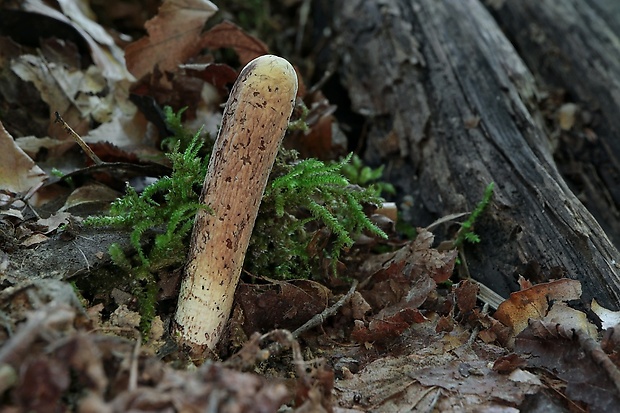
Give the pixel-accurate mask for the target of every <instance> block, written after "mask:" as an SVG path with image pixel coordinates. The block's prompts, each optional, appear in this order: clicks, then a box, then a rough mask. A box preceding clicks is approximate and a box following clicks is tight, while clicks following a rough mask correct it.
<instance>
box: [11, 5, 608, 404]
mask: <svg viewBox="0 0 620 413" xmlns="http://www.w3.org/2000/svg"><path fill="white" fill-rule="evenodd" d="M58 5H59V8H58V9H55V8H53V7H51V6H49V5H47V4H45V3H42V2H40V1H37V0H28V1H25V2H23V5H22V11H23V12H25V14H24V16H26V17H24V18H28V19H33V21H35V20H37V19H38V21H42V19H45V21H46V22H48V24H51V25H54V27H57V28H70V29H71V30H73V32H74V33H73V35H71V36H67V37H66V38H65V39H63V38H52V37H49V38H43V39H42V40H41V42H40V43H39V44H38V45H36V46H33V45H23V44H19V41H15V40H14V39H12V38H11V33H8V34H7V35H6V36H4V37H2V38H0V42H2V43H1V44H3V45H6V47H2V50H3V51H2V53H1V54H0V64H1V66H2V67H1V68H0V76H2V77H6V78H7V79H10V81H11V82H14V83H15V84H18V85H22V86H23V88H21V89H22V90H27V91H28V93H27V94H24V93H22V94H20V93H19V92H18V91H19V90H20V88H16V89H14V90H5V91H3V92H2V93H3V94H2V99H3V100H10V101H12V102H15V107H14V111H15V113H16V114H20V113H21V114H23V113H31V112H33V111H34V110H36V109H34V108H39V109H38V112H37V117H35V120H36V121H35V122H31V123H30V124H29V123H28V122H25V121H24V119H26V118H25V117H23V116H22V117H20V116H21V115H20V116H15V117H11V116H10V115H7V119H0V121H2V122H3V127H2V129H1V130H0V139H2V147H3V149H4V150H3V152H2V153H1V154H0V191H1V193H0V195H1V198H0V229H1V232H0V246H1V248H0V285H2V291H0V321H1V323H2V328H1V329H0V345H1V347H0V397H1V398H2V403H1V404H2V405H3V406H6V407H3V408H2V409H3V410H2V411H41V412H46V411H50V412H53V411H59V410H67V409H72V410H77V411H83V412H116V411H118V412H121V411H130V410H140V411H154V412H155V411H161V412H164V411H209V409H211V410H212V411H223V412H225V411H231V412H232V411H235V412H259V411H260V412H267V411H276V410H278V408H280V406H282V405H284V404H287V405H289V406H292V407H290V410H291V411H298V412H309V411H313V412H314V411H326V412H331V411H342V412H344V411H348V412H356V411H381V412H391V411H394V412H396V411H403V410H407V411H464V412H466V411H472V412H474V411H476V412H477V411H507V412H508V411H518V410H519V409H520V408H521V407H522V406H527V403H528V402H530V401H531V400H532V398H533V397H538V396H541V395H543V396H545V397H550V396H549V395H550V394H552V395H554V397H556V398H557V395H559V397H560V400H561V401H562V402H563V403H565V404H566V405H567V406H570V408H571V409H572V410H573V411H612V409H613V408H614V406H617V405H618V402H619V400H618V394H619V391H618V390H619V388H620V384H619V383H620V374H619V373H618V364H619V362H620V361H619V356H618V354H619V350H618V349H619V343H620V338H619V336H618V333H617V331H619V330H618V328H617V326H618V316H617V314H615V313H613V312H610V311H608V310H605V309H603V308H601V307H600V306H598V305H597V304H596V303H595V302H593V303H592V304H591V306H590V305H589V304H588V305H587V306H586V308H589V307H591V308H592V312H590V311H588V310H587V309H584V308H583V306H581V307H580V306H575V305H574V304H575V303H576V302H579V300H580V297H581V286H580V284H579V282H577V281H574V280H569V279H560V280H553V281H550V282H548V283H544V284H538V285H531V284H528V283H527V282H523V283H522V284H521V285H522V290H521V291H518V292H515V293H513V294H512V295H511V297H510V298H509V299H507V300H505V301H504V302H503V303H502V304H501V305H500V306H499V308H498V309H497V311H496V312H495V313H494V314H490V313H489V312H488V309H486V308H485V307H483V306H481V304H480V302H479V301H478V299H477V294H478V286H477V284H476V283H474V282H470V281H467V280H461V281H460V282H459V283H457V284H454V285H450V283H449V280H450V278H451V276H452V273H453V268H454V265H455V260H456V255H457V252H456V251H454V250H451V251H440V250H438V249H436V248H434V247H433V244H434V237H433V234H432V233H431V232H430V231H428V230H425V229H418V235H417V237H416V238H415V239H414V240H413V241H410V242H404V243H403V242H402V241H399V242H400V244H399V245H400V247H399V248H398V249H396V251H394V252H391V253H386V254H369V253H361V254H360V255H359V257H354V256H353V255H352V259H351V260H350V261H349V262H348V268H347V273H346V274H347V276H348V277H350V278H355V279H356V280H357V281H359V285H358V287H357V289H356V290H354V291H351V293H350V294H349V295H346V296H345V295H344V293H343V291H345V290H346V289H347V288H348V283H347V282H345V281H343V280H329V282H327V283H326V284H325V285H324V284H321V283H318V282H315V281H310V280H293V281H286V282H284V281H278V282H272V281H270V280H265V279H263V283H258V284H246V285H242V286H241V287H240V288H239V289H238V291H237V294H236V298H235V299H236V302H237V307H236V308H235V310H234V312H233V316H232V321H231V328H230V329H229V333H228V337H227V344H228V345H229V346H228V350H225V351H223V352H222V353H221V355H222V356H223V357H225V358H226V360H225V361H223V362H222V361H212V362H207V363H204V364H203V365H202V366H199V367H195V368H193V369H187V368H186V367H187V365H188V364H191V363H189V360H187V359H185V358H184V355H183V354H180V353H179V352H178V351H177V349H175V346H174V344H173V343H172V340H171V338H170V337H168V336H167V334H166V323H167V320H166V317H169V314H165V312H162V314H161V315H162V317H157V318H156V322H155V327H154V328H153V330H152V332H151V336H150V337H149V338H148V340H147V341H146V342H144V343H143V342H142V338H141V337H140V335H139V333H138V332H137V330H136V328H135V327H136V326H137V325H138V324H139V322H140V315H139V313H138V312H136V311H135V297H133V296H132V295H131V294H129V293H127V292H125V291H124V290H123V289H124V288H123V287H125V286H123V285H122V283H121V284H119V285H117V286H115V287H114V288H113V289H110V288H109V286H106V288H107V289H105V288H104V289H102V290H101V291H108V294H109V297H102V296H98V294H101V292H99V290H97V291H95V292H94V293H93V296H92V297H91V299H90V300H88V301H87V300H85V299H84V298H83V297H80V296H78V295H77V294H76V291H75V290H74V289H73V288H72V287H71V285H70V284H69V283H68V281H71V280H75V279H77V278H78V277H79V276H80V275H84V274H91V273H94V274H96V273H97V270H98V268H100V267H102V266H105V265H106V264H108V265H109V256H108V254H107V247H108V246H109V245H110V244H111V243H112V242H119V241H120V240H119V235H118V234H115V233H113V232H106V231H91V232H89V231H87V230H84V229H79V230H75V231H74V230H73V229H72V227H73V226H74V225H77V224H79V220H80V215H84V214H88V212H87V211H88V210H87V208H88V206H89V205H90V206H93V205H94V208H95V210H96V209H98V208H100V206H96V205H97V203H98V202H100V203H106V202H108V201H109V199H110V198H113V197H114V196H115V195H114V194H116V193H117V192H115V191H118V190H121V189H122V188H121V189H119V188H114V187H113V186H114V183H115V182H116V184H118V183H119V182H121V183H122V182H124V181H125V180H127V179H134V180H135V179H138V178H145V177H151V178H153V177H154V178H157V177H159V176H163V175H164V174H165V173H166V169H165V168H166V166H165V165H161V164H158V166H156V165H155V163H153V162H152V159H154V158H157V156H160V155H161V152H160V151H159V150H158V149H154V147H155V146H154V142H156V141H157V140H158V135H161V134H162V133H165V131H163V132H162V130H161V126H157V125H158V121H159V122H161V119H162V118H161V114H158V113H157V111H154V110H152V105H151V104H152V102H157V104H159V105H165V104H172V106H173V107H175V108H176V109H178V108H179V107H180V106H181V105H189V106H190V109H189V110H188V113H187V117H188V120H189V121H194V122H196V123H197V124H206V127H207V129H211V130H215V129H216V126H217V123H218V122H219V119H220V118H219V116H220V114H219V104H220V103H221V102H222V101H223V99H224V98H225V96H226V94H227V85H228V84H230V83H231V81H234V77H235V75H236V73H237V70H236V68H235V67H232V66H229V65H228V64H226V63H222V62H218V61H216V57H215V56H214V55H213V54H212V53H209V52H207V53H205V52H204V49H216V48H232V49H233V50H234V51H235V52H236V54H237V57H238V60H239V62H240V63H241V64H243V63H244V62H247V61H249V60H251V59H252V58H253V57H255V56H258V55H261V54H265V53H267V52H268V49H267V46H266V45H265V44H264V43H263V42H261V41H260V40H259V39H257V38H255V37H253V36H251V35H249V34H247V33H245V32H244V31H243V30H242V28H240V27H239V26H237V25H235V24H234V23H232V22H221V23H217V24H215V25H213V26H212V27H211V29H209V30H204V27H205V23H206V22H207V21H208V20H209V19H210V18H212V17H213V16H214V14H215V13H216V11H217V7H216V6H215V5H214V4H213V3H211V2H209V1H203V0H168V1H165V2H164V3H163V5H162V7H161V8H160V9H159V12H158V14H157V15H156V16H155V17H153V18H152V19H151V20H149V21H148V22H147V24H146V30H147V32H148V35H147V36H145V37H143V38H141V39H139V40H137V41H135V42H133V43H131V44H130V45H129V46H126V47H125V49H124V51H123V48H122V46H119V45H118V43H117V42H115V41H114V39H113V37H112V36H111V35H110V34H109V31H108V30H106V29H105V28H104V27H103V26H101V25H99V23H97V22H95V20H94V14H93V13H92V12H90V11H89V10H88V8H87V7H86V8H84V7H77V3H75V2H69V1H61V2H58ZM80 5H82V6H83V5H84V3H80ZM60 32H62V31H60ZM76 33H77V34H76ZM42 37H45V36H42ZM83 45H86V49H84V47H83ZM125 60H126V64H125ZM35 92H36V93H35ZM304 93H305V92H303V93H302V94H301V96H300V97H302V98H303V97H304ZM26 96H28V99H31V100H36V101H37V103H36V104H30V102H29V103H28V104H26V101H25V100H21V101H20V97H24V98H25V97H26ZM307 101H308V102H309V104H310V106H311V107H310V115H309V119H308V124H309V125H310V130H309V131H307V132H303V133H302V132H297V134H298V138H299V139H298V141H299V142H298V145H299V146H298V148H299V149H300V150H301V151H302V152H303V151H307V152H308V153H311V154H312V155H313V156H317V157H321V156H325V157H326V158H328V157H333V156H334V154H337V153H339V151H342V147H343V146H342V142H339V141H338V138H337V134H334V131H337V127H336V118H335V117H334V116H333V114H334V110H335V107H334V106H333V105H331V104H330V103H329V102H328V101H327V100H326V99H325V98H324V97H323V96H322V95H321V94H320V91H319V92H317V91H312V93H311V94H310V95H309V96H308V97H307ZM149 102H150V103H149ZM19 105H24V106H22V107H21V108H20V107H19ZM57 110H60V111H62V112H63V117H64V118H65V120H67V121H68V122H70V123H71V125H72V127H74V129H76V131H78V132H79V133H80V134H81V135H82V136H84V138H85V140H86V141H87V142H89V143H90V144H91V148H93V149H94V150H95V152H96V153H97V155H98V156H100V157H101V158H102V159H104V160H106V162H108V164H104V165H103V166H99V167H88V166H86V164H85V161H84V157H83V155H82V154H81V153H80V152H79V151H76V150H75V149H74V144H73V143H72V142H71V141H69V140H68V139H67V138H66V136H64V135H63V133H62V131H61V130H59V129H57V128H55V127H54V125H53V113H54V111H57ZM29 131H31V132H29ZM305 136H310V137H313V138H312V139H306V140H305V141H304V139H303V138H304V137H305ZM314 137H316V138H317V139H315V138H314ZM315 140H316V142H314V141H315ZM20 146H21V148H20ZM338 147H340V149H338ZM344 147H346V144H345V145H344ZM24 151H25V152H24ZM26 153H27V155H26ZM32 159H36V160H37V162H35V161H33V160H32ZM111 164H114V166H111ZM56 166H59V167H62V168H63V169H64V170H63V172H64V173H65V178H63V179H60V180H59V179H53V178H52V177H51V174H52V168H54V167H56ZM149 168H150V169H149ZM162 168H163V169H162ZM147 169H148V170H149V171H150V172H149V173H146V172H145V170H147ZM119 170H122V177H121V175H119ZM101 172H107V177H105V178H104V177H102V174H101ZM46 180H47V183H45V182H46ZM67 182H71V185H73V187H70V186H71V185H67ZM102 188H107V189H105V190H102ZM33 194H34V195H33ZM371 244H372V241H370V244H369V245H371ZM359 245H362V243H361V240H360V244H359ZM360 251H363V249H360ZM356 259H357V261H356ZM178 276H179V273H178V271H177V272H176V273H173V274H168V275H166V276H162V277H161V285H160V287H161V291H162V294H161V297H162V299H163V300H164V301H165V300H170V299H172V298H173V297H174V295H175V290H176V285H178V279H179V278H178ZM91 279H93V280H95V279H96V277H95V278H91ZM99 282H100V283H101V284H102V285H104V284H105V280H99ZM100 287H101V286H93V288H100ZM110 291H111V292H110ZM97 297H99V302H97ZM343 297H344V298H348V297H350V298H349V299H348V300H346V302H344V304H343V305H342V306H341V307H340V304H338V305H336V304H337V302H338V301H339V299H340V298H343ZM328 310H333V311H331V312H326V311H328ZM323 313H325V314H330V316H329V317H326V318H321V319H320V320H319V326H318V327H316V328H314V329H311V330H304V331H302V332H300V333H299V334H295V335H294V334H292V333H290V332H289V331H288V330H295V329H297V328H299V327H300V326H302V325H304V324H305V323H306V322H308V321H310V320H313V319H316V317H317V315H320V314H323ZM282 328H286V329H288V330H282ZM6 409H8V410H6Z"/></svg>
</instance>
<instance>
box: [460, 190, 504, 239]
mask: <svg viewBox="0 0 620 413" xmlns="http://www.w3.org/2000/svg"><path fill="white" fill-rule="evenodd" d="M494 188H495V183H493V182H491V183H490V184H489V185H487V187H486V188H485V190H484V195H482V199H481V200H480V202H478V205H476V208H475V209H474V210H473V211H472V213H471V214H470V215H469V217H467V220H465V222H463V223H462V224H461V228H459V230H458V232H457V233H456V238H455V239H454V242H453V244H454V247H455V248H458V249H461V248H462V246H463V244H464V243H465V242H466V241H467V242H470V243H472V244H477V243H479V242H480V237H479V236H478V234H476V233H475V232H474V224H475V222H476V220H477V219H478V217H479V216H480V214H482V212H484V210H485V209H486V207H487V205H489V202H491V198H493V190H494Z"/></svg>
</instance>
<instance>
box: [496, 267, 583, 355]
mask: <svg viewBox="0 0 620 413" xmlns="http://www.w3.org/2000/svg"><path fill="white" fill-rule="evenodd" d="M579 297H581V283H580V282H579V281H576V280H571V279H568V278H563V279H560V280H555V281H551V282H548V283H543V284H537V285H535V286H533V287H531V288H527V289H525V290H521V291H517V292H514V293H512V294H510V298H509V299H507V300H506V301H504V302H503V303H501V304H500V306H499V307H498V309H497V311H496V312H495V314H494V317H495V318H496V319H497V320H499V321H500V322H501V323H502V324H503V325H505V326H506V327H508V328H510V329H511V330H512V337H513V338H514V336H516V335H517V334H519V333H520V332H521V331H523V330H524V329H525V328H526V327H527V326H528V321H529V320H530V319H534V320H540V319H542V318H544V317H545V316H546V315H547V313H548V311H549V310H550V301H552V300H555V301H569V300H577V299H579ZM508 344H509V345H510V343H508Z"/></svg>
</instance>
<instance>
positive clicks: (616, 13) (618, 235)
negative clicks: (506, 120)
mask: <svg viewBox="0 0 620 413" xmlns="http://www.w3.org/2000/svg"><path fill="white" fill-rule="evenodd" d="M498 6H499V7H497V8H495V9H494V8H491V11H492V12H494V16H495V17H496V20H497V21H498V23H499V24H500V26H501V27H502V29H503V30H504V31H505V33H506V34H507V36H508V38H509V39H511V41H512V42H513V43H514V44H515V46H516V47H517V49H518V50H520V55H521V57H522V58H523V60H524V61H525V63H526V64H527V66H528V67H529V69H530V70H531V71H532V72H533V73H534V75H535V77H536V79H537V80H539V82H541V88H544V90H546V91H547V93H548V95H549V96H550V99H553V98H556V99H557V98H558V97H561V98H563V101H564V102H563V103H566V104H569V105H574V106H575V107H576V109H577V111H576V113H575V114H574V115H573V116H574V117H575V118H576V119H573V120H572V121H574V122H575V125H574V126H573V127H571V128H570V129H568V130H562V129H561V128H558V127H557V123H558V115H559V114H558V112H559V110H558V111H556V113H552V114H550V115H554V114H555V115H556V116H554V117H555V119H552V120H555V122H551V123H549V122H548V129H549V132H550V134H552V135H555V137H556V138H555V139H556V141H557V142H556V144H555V148H554V149H555V151H554V155H555V158H556V162H557V163H558V169H559V170H560V172H561V173H562V175H563V176H564V177H565V178H566V180H567V182H568V183H569V185H570V187H571V189H572V190H573V192H574V193H576V194H579V199H580V200H581V201H582V202H583V203H584V205H585V206H586V207H587V208H588V210H589V211H590V212H591V213H592V214H593V215H594V217H595V218H596V219H597V221H598V222H599V223H600V224H601V226H602V227H603V229H604V230H605V232H606V233H607V235H608V236H609V238H610V239H611V241H612V242H613V243H614V245H616V247H618V246H620V139H618V135H620V116H618V113H619V110H618V109H619V108H620V59H618V56H620V3H619V2H618V1H616V0H567V1H537V0H525V1H516V2H511V1H509V2H503V3H501V4H500V5H498Z"/></svg>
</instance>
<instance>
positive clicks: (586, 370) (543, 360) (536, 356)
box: [515, 320, 620, 412]
mask: <svg viewBox="0 0 620 413" xmlns="http://www.w3.org/2000/svg"><path fill="white" fill-rule="evenodd" d="M515 352H517V353H518V354H528V355H529V356H530V357H529V358H528V359H527V361H528V367H535V368H543V369H545V370H546V371H548V372H552V373H553V374H554V375H556V376H557V377H559V378H560V379H562V380H564V381H565V382H566V384H567V386H566V390H565V395H566V396H567V397H568V398H569V399H571V400H578V401H581V402H584V403H586V404H587V405H588V407H589V410H588V411H597V412H611V411H617V409H618V406H620V371H619V370H618V367H617V366H616V365H614V363H613V362H612V361H611V360H610V358H609V356H608V355H607V354H605V352H604V351H603V350H602V349H601V347H600V345H599V344H598V343H597V342H596V341H595V340H594V339H593V338H591V337H590V336H589V335H588V334H586V333H584V332H582V331H576V330H575V329H573V328H566V327H563V326H562V325H558V324H556V323H552V322H545V321H539V320H533V321H532V322H531V323H530V325H529V326H528V327H527V328H526V329H525V330H524V331H523V332H521V334H519V335H518V336H517V338H516V340H515Z"/></svg>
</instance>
